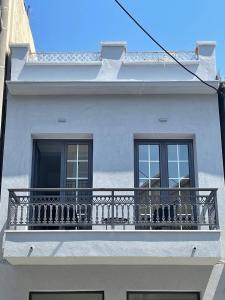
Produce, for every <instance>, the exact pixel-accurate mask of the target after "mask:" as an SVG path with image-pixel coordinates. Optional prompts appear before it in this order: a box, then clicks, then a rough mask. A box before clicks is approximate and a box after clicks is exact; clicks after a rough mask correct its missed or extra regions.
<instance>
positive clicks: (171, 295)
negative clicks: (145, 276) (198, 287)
mask: <svg viewBox="0 0 225 300" xmlns="http://www.w3.org/2000/svg"><path fill="white" fill-rule="evenodd" d="M199 299H200V294H199V293H196V292H186V293H185V292H128V293H127V300H199Z"/></svg>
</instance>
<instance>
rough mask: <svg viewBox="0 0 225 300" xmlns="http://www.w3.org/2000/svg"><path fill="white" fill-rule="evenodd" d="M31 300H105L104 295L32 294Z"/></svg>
mask: <svg viewBox="0 0 225 300" xmlns="http://www.w3.org/2000/svg"><path fill="white" fill-rule="evenodd" d="M31 300H103V296H102V293H93V294H92V293H72V292H71V293H62V292H60V293H57V292H55V293H38V294H36V293H32V295H31Z"/></svg>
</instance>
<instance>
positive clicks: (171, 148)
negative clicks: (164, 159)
mask: <svg viewBox="0 0 225 300" xmlns="http://www.w3.org/2000/svg"><path fill="white" fill-rule="evenodd" d="M177 159H178V157H177V145H168V160H169V161H170V160H175V161H177Z"/></svg>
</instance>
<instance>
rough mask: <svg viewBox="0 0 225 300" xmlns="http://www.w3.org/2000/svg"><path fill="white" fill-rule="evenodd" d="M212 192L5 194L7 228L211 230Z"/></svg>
mask: <svg viewBox="0 0 225 300" xmlns="http://www.w3.org/2000/svg"><path fill="white" fill-rule="evenodd" d="M216 194H217V189H196V188H183V189H166V188H160V189H141V188H136V189H68V188H67V189H66V188H63V189H60V188H59V189H10V190H9V213H8V225H9V228H14V229H18V227H19V226H20V227H23V228H27V226H28V228H29V229H43V230H44V229H65V228H67V229H76V230H80V229H92V230H94V229H131V230H132V229H146V230H148V229H149V230H150V229H193V230H201V229H210V230H212V229H217V228H219V223H218V213H217V202H216V201H217V200H216Z"/></svg>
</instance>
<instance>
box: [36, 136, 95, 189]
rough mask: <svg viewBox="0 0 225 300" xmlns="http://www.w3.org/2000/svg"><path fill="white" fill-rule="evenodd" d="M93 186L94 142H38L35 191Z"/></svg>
mask: <svg viewBox="0 0 225 300" xmlns="http://www.w3.org/2000/svg"><path fill="white" fill-rule="evenodd" d="M91 185H92V143H91V141H84V140H82V141H54V140H36V141H34V159H33V182H32V187H34V188H60V187H61V188H63V187H69V188H85V187H87V188H88V187H91Z"/></svg>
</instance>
